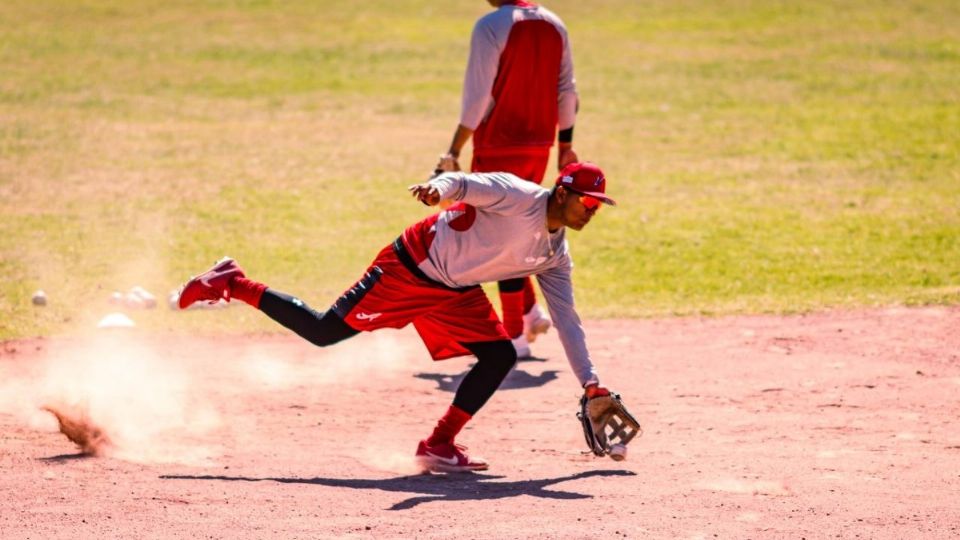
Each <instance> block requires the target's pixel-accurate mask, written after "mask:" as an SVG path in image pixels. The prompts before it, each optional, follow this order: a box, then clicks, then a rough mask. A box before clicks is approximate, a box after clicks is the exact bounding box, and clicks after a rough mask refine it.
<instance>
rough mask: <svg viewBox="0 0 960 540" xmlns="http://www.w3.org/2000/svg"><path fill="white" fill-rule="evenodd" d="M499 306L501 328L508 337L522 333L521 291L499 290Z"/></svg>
mask: <svg viewBox="0 0 960 540" xmlns="http://www.w3.org/2000/svg"><path fill="white" fill-rule="evenodd" d="M500 307H501V308H502V309H503V329H504V330H506V331H507V335H508V336H510V339H513V338H517V337H520V334H522V333H523V291H517V292H503V291H501V292H500Z"/></svg>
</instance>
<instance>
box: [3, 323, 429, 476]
mask: <svg viewBox="0 0 960 540" xmlns="http://www.w3.org/2000/svg"><path fill="white" fill-rule="evenodd" d="M215 313H216V312H210V315H211V316H215ZM203 315H204V316H206V314H203ZM280 332H283V330H282V329H281V330H280ZM399 333H400V332H399V331H394V330H383V331H379V332H375V333H369V334H367V333H364V334H360V335H358V336H356V337H355V338H353V339H350V340H348V341H346V342H343V343H339V344H336V345H333V346H330V347H326V348H317V347H314V346H313V345H310V344H309V343H307V342H305V341H304V342H303V344H302V346H300V345H299V344H298V343H297V341H296V339H294V340H289V339H282V340H278V339H276V338H275V337H264V339H262V340H251V339H250V338H249V337H244V338H242V339H239V340H236V343H234V340H232V339H231V338H229V337H227V336H220V337H209V336H207V337H184V336H180V337H175V338H173V337H164V336H159V335H150V334H147V333H144V332H142V331H140V330H138V329H128V328H123V329H99V330H97V331H96V332H95V333H94V334H92V335H90V336H85V337H78V338H62V339H55V340H48V341H47V342H46V343H47V348H46V350H45V351H44V352H43V353H42V355H41V357H40V359H39V360H38V361H36V362H34V363H33V364H32V365H29V366H26V365H17V368H16V369H15V370H12V371H11V372H9V373H2V379H0V413H9V414H12V415H14V416H15V417H16V418H18V419H20V420H21V422H22V423H24V424H26V425H27V426H29V427H30V428H32V429H36V430H40V431H46V432H56V431H57V430H59V431H60V432H61V433H63V434H64V435H66V436H67V438H69V439H70V440H71V441H73V442H74V443H76V445H77V447H78V448H79V451H81V452H83V453H86V454H88V455H93V456H104V457H110V458H116V459H123V460H127V461H133V462H140V463H180V464H186V465H195V466H212V465H215V464H216V460H217V458H218V457H220V456H221V455H223V454H225V453H234V451H235V450H236V449H237V448H241V449H242V448H245V447H255V446H257V445H258V443H260V442H261V438H262V436H261V435H259V434H258V431H259V430H258V428H257V426H258V422H259V421H260V420H261V416H260V411H259V410H258V409H257V408H256V407H251V406H250V405H249V403H250V402H252V401H257V400H260V401H263V400H266V401H268V402H269V401H270V400H280V401H283V402H284V403H285V406H289V405H288V404H286V401H288V400H289V396H290V392H289V390H291V389H296V390H297V393H296V394H295V395H297V396H300V397H301V398H302V399H303V400H304V401H303V403H313V404H318V403H322V404H324V405H325V404H326V402H327V401H330V402H334V401H335V402H336V404H335V406H336V407H343V408H344V410H345V411H347V410H349V409H350V407H351V406H355V404H351V403H350V401H349V398H348V399H347V400H346V401H344V399H345V398H344V397H343V392H331V391H330V387H331V386H335V387H337V388H341V389H343V388H345V387H351V388H358V389H362V388H364V387H368V386H369V385H376V384H377V381H385V380H389V379H395V378H398V377H400V378H403V377H409V376H410V375H411V373H412V372H413V371H415V370H418V369H423V367H424V366H425V364H426V365H429V362H431V360H430V359H429V355H428V354H427V353H426V351H425V350H423V348H422V345H420V343H419V342H418V340H411V339H409V338H401V337H400V336H398V334H399ZM9 366H10V364H7V367H9ZM3 369H4V368H3V366H0V371H2V370H3ZM359 395H362V391H361V392H360V394H359ZM356 399H362V398H356ZM285 400H286V401H285ZM317 429H318V430H322V429H323V428H319V427H318V428H317ZM318 436H322V433H318ZM65 442H66V441H65ZM412 444H415V441H412V442H411V445H412ZM65 448H67V447H66V446H64V447H57V448H51V449H50V451H49V452H48V454H51V455H52V454H56V453H61V454H62V453H66V452H65ZM411 457H412V448H411V449H410V450H409V452H406V451H404V452H403V454H402V455H401V454H397V455H396V456H392V457H391V459H390V460H389V461H390V463H389V464H385V462H384V460H383V459H384V456H383V454H381V455H380V456H379V460H374V459H372V456H371V460H370V461H371V462H374V461H378V468H383V467H384V466H385V465H386V467H387V468H388V469H393V470H404V471H406V470H411V469H410V468H411V467H413V465H412V459H411Z"/></svg>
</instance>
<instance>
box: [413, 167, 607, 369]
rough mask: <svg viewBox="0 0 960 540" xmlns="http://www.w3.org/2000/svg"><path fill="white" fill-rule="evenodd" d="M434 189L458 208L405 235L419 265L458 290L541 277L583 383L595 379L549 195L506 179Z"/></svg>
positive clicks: (468, 177) (487, 176) (456, 177)
mask: <svg viewBox="0 0 960 540" xmlns="http://www.w3.org/2000/svg"><path fill="white" fill-rule="evenodd" d="M430 184H431V185H433V186H435V187H436V188H437V189H438V190H439V192H440V197H441V199H443V200H451V201H457V202H458V204H454V205H453V206H451V207H449V208H447V209H446V210H444V211H443V212H440V213H439V214H435V215H433V216H430V217H429V218H426V219H424V220H422V221H420V222H418V223H415V224H414V225H412V226H410V227H409V228H407V230H406V231H404V233H403V236H402V241H403V243H404V247H405V248H406V249H407V251H408V252H409V253H410V256H411V257H412V258H413V262H414V263H415V264H416V265H417V267H418V268H419V269H420V270H421V271H422V272H423V273H424V274H426V276H427V277H428V278H430V279H432V280H434V281H437V282H439V283H442V284H444V285H446V286H448V287H455V288H456V287H466V286H470V285H477V284H480V283H490V282H493V281H502V280H505V279H512V278H520V277H527V276H531V275H534V274H536V276H537V282H538V283H539V284H540V290H541V291H543V295H544V297H545V298H546V300H547V307H548V308H549V309H550V317H551V318H552V319H553V324H554V325H555V326H556V328H557V334H558V335H559V336H560V342H561V343H562V344H563V347H564V350H565V351H566V353H567V359H568V360H569V362H570V366H571V367H572V368H573V371H574V373H575V374H576V376H577V378H578V379H579V380H580V384H586V383H587V382H588V381H593V380H596V372H595V370H594V367H593V364H592V362H591V361H590V354H589V352H588V351H587V346H586V341H585V335H584V332H583V327H582V325H581V324H580V317H579V316H578V315H577V312H576V309H575V307H574V301H573V283H572V281H571V270H572V268H573V262H572V260H571V258H570V252H569V249H568V246H567V239H566V236H565V230H566V229H565V228H563V227H561V228H560V229H558V230H556V231H553V232H550V231H549V230H548V229H547V202H548V200H549V199H550V191H549V190H547V189H544V188H542V187H540V186H539V185H537V184H534V183H532V182H527V181H526V180H523V179H522V178H519V177H517V176H515V175H513V174H509V173H472V174H468V173H463V172H456V173H446V174H442V175H440V176H438V177H436V178H434V179H433V180H431V181H430Z"/></svg>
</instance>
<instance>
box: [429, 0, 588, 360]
mask: <svg viewBox="0 0 960 540" xmlns="http://www.w3.org/2000/svg"><path fill="white" fill-rule="evenodd" d="M488 2H489V3H490V5H492V6H493V7H495V8H496V10H495V11H493V12H491V13H489V14H487V15H485V16H484V17H481V18H480V19H479V20H478V21H477V23H476V25H475V26H474V28H473V33H472V36H471V38H470V57H469V60H468V62H467V70H466V75H465V77H464V84H463V104H462V107H461V112H460V124H459V125H458V126H457V129H456V131H455V132H454V135H453V141H452V142H451V143H450V148H449V150H448V151H447V153H446V154H445V155H444V156H441V158H440V162H439V163H438V164H437V166H436V170H439V171H458V170H460V165H459V163H458V162H457V159H458V158H459V156H460V151H461V150H462V148H463V146H464V144H466V142H467V140H469V139H470V138H471V136H472V137H473V162H472V163H471V165H470V168H471V170H472V171H473V172H497V171H506V172H510V173H513V174H515V175H517V176H519V177H520V178H523V179H525V180H529V181H531V182H535V183H537V184H539V183H541V182H542V181H543V175H544V172H545V170H546V167H547V160H548V159H549V157H550V148H551V147H552V146H553V138H554V135H555V134H557V139H558V149H559V152H558V158H559V160H558V161H559V163H558V167H557V169H558V170H559V169H561V168H563V167H564V166H565V165H567V164H568V163H572V162H575V161H577V155H576V153H575V152H574V150H573V124H574V120H575V118H576V113H577V91H576V85H575V82H574V78H573V59H572V56H571V54H570V41H569V39H568V37H567V29H566V27H564V25H563V21H561V20H560V18H559V17H557V16H556V15H555V14H554V13H552V12H551V11H549V10H547V9H546V8H544V7H542V6H539V5H536V4H534V3H531V2H526V1H523V0H488ZM558 127H559V131H558ZM499 289H500V303H501V305H502V307H503V325H504V328H505V329H506V331H507V335H509V336H510V338H512V339H513V342H514V346H515V347H516V349H517V353H518V355H520V356H521V357H526V356H530V345H529V342H531V341H534V340H535V339H536V337H537V335H538V334H541V333H544V332H546V331H547V330H548V329H549V328H550V324H551V323H550V319H548V318H546V317H545V316H544V315H543V314H542V312H541V310H540V308H539V307H538V306H537V303H536V295H535V293H534V289H533V283H532V282H531V280H530V278H529V277H525V278H518V279H509V280H502V281H500V282H499Z"/></svg>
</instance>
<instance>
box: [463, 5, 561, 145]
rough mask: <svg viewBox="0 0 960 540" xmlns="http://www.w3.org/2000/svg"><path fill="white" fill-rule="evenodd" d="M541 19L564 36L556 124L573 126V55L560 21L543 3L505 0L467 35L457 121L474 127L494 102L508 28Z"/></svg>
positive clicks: (481, 19)
mask: <svg viewBox="0 0 960 540" xmlns="http://www.w3.org/2000/svg"><path fill="white" fill-rule="evenodd" d="M529 20H544V21H547V22H549V23H550V24H552V25H553V26H554V27H555V28H556V29H557V32H558V33H559V34H560V36H561V37H562V38H563V55H562V57H561V61H560V73H559V78H558V81H557V98H558V103H557V107H558V124H559V128H560V129H568V128H570V127H572V126H573V123H574V121H575V119H576V116H577V85H576V81H575V80H574V77H573V55H572V54H571V53H570V39H569V37H568V35H567V28H566V26H564V24H563V21H561V20H560V17H558V16H557V15H556V14H555V13H553V12H552V11H550V10H548V9H547V8H545V7H543V6H538V5H525V6H518V5H515V4H504V5H502V6H500V7H499V8H497V9H496V10H494V11H492V12H490V13H488V14H487V15H485V16H483V17H481V18H480V19H479V20H477V23H476V25H474V28H473V33H472V34H471V37H470V57H469V59H468V60H467V70H466V74H465V75H464V81H463V105H462V107H461V109H460V123H461V124H463V125H464V126H466V127H468V128H470V129H476V128H477V126H478V125H479V124H480V122H481V121H482V120H483V119H484V118H485V117H486V116H487V115H488V114H489V113H490V110H491V109H492V108H493V106H494V98H493V94H492V88H493V84H494V80H496V78H497V74H498V71H499V66H500V57H501V55H502V54H503V51H504V49H505V48H506V46H507V40H508V39H509V37H510V30H511V28H512V27H513V25H514V24H516V23H517V22H519V21H529Z"/></svg>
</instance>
